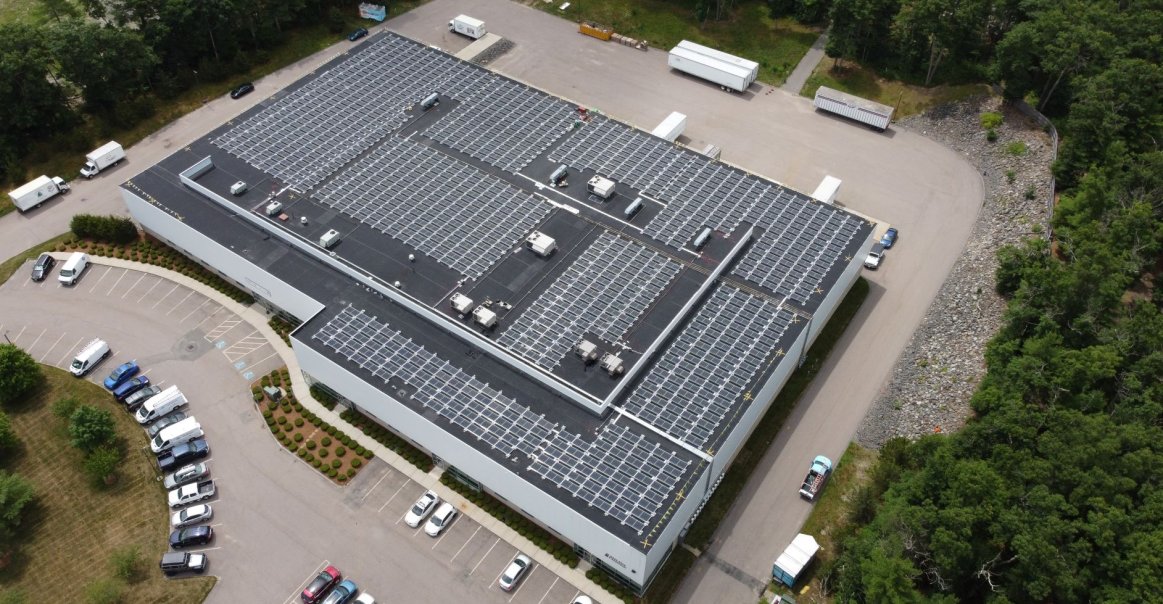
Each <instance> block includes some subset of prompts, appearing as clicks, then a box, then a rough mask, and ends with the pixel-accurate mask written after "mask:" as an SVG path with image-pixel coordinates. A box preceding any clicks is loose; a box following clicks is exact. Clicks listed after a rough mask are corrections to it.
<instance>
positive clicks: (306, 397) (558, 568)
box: [53, 252, 619, 602]
mask: <svg viewBox="0 0 1163 604" xmlns="http://www.w3.org/2000/svg"><path fill="white" fill-rule="evenodd" d="M70 254H71V252H54V253H53V257H55V258H56V259H57V260H58V261H62V262H63V261H65V260H66V259H68V257H69V255H70ZM91 261H92V263H93V264H103V265H105V266H111V267H117V268H124V269H129V270H134V271H140V272H143V273H149V274H151V275H156V276H158V277H161V278H163V279H167V280H169V281H171V282H173V283H176V284H177V285H179V286H181V287H185V288H187V289H190V290H193V291H196V292H198V293H199V294H202V295H204V296H206V297H207V298H210V299H211V300H213V301H214V302H217V303H218V304H221V305H222V306H224V307H226V308H227V309H228V310H230V311H231V312H233V313H235V314H237V315H238V316H239V317H241V318H242V319H243V320H245V321H246V322H247V323H249V324H250V325H251V327H253V328H254V329H256V330H258V331H259V333H260V334H262V337H264V338H266V339H267V341H268V342H269V343H270V345H271V347H272V348H274V350H275V352H276V353H277V354H278V355H279V357H280V358H281V359H282V360H283V362H284V363H286V365H287V369H288V371H289V372H290V374H291V389H292V391H293V392H294V395H295V400H297V401H299V402H300V403H301V404H302V405H303V407H304V408H305V409H309V410H310V411H311V412H312V413H314V414H315V415H318V416H319V418H320V419H322V420H323V421H326V422H327V423H329V424H331V425H333V426H335V427H337V428H339V429H340V430H342V431H343V432H344V434H347V435H348V436H350V437H351V438H352V440H354V441H356V442H358V443H359V444H360V446H362V447H364V448H365V449H368V450H369V451H372V452H373V453H375V455H376V457H379V458H380V459H382V460H384V461H385V462H387V463H388V464H389V465H391V466H392V468H394V469H395V470H397V471H399V472H400V473H402V474H404V475H406V476H407V477H408V478H410V479H411V480H413V481H415V482H416V483H417V484H419V485H421V486H423V487H424V488H426V489H431V490H432V491H434V492H435V493H436V494H438V495H440V497H441V498H442V499H444V500H445V501H448V502H451V503H452V504H453V505H455V506H456V508H457V509H458V510H460V512H461V513H462V514H464V515H466V516H468V517H469V518H472V519H473V520H474V521H475V522H477V523H478V524H480V525H481V526H483V527H484V528H485V529H486V530H489V531H491V532H492V533H493V534H494V535H496V536H498V537H500V538H501V539H503V540H505V541H506V542H508V543H509V544H511V545H512V546H513V547H515V548H517V549H519V550H521V552H522V553H524V554H525V555H527V556H529V557H530V558H533V560H534V561H535V562H536V563H537V564H539V565H541V566H544V567H545V568H546V569H548V570H549V571H551V572H553V573H554V574H556V575H557V576H559V577H561V578H562V579H563V580H565V581H567V582H569V583H570V584H571V585H573V586H574V587H576V588H577V589H578V590H580V591H581V592H582V593H584V594H586V595H589V596H590V597H591V598H594V600H595V601H596V602H617V601H619V600H618V598H617V597H616V596H614V595H613V594H611V593H610V592H608V591H606V590H604V589H602V588H601V587H599V586H598V585H597V584H596V583H594V582H593V581H590V580H589V579H588V578H587V577H586V574H585V569H586V568H588V566H589V565H588V564H586V563H585V562H584V561H583V562H582V564H581V565H579V566H578V568H570V567H569V566H566V565H565V564H562V563H561V562H558V561H557V559H556V558H554V557H553V556H552V555H550V554H549V552H546V551H545V550H543V549H541V548H540V547H538V546H537V545H536V544H534V543H533V542H532V541H530V540H528V539H526V538H525V537H522V536H521V535H520V534H519V533H518V532H517V531H515V530H513V529H512V528H509V526H508V525H506V524H505V523H503V522H501V521H500V520H498V519H496V518H495V517H493V515H492V514H489V513H488V512H486V511H485V510H483V509H481V508H479V507H477V506H476V505H475V504H473V503H472V502H470V501H468V500H467V499H465V498H464V497H463V496H461V495H460V494H459V493H457V492H455V491H453V490H451V489H449V488H448V487H446V486H444V485H443V484H441V483H440V472H439V471H433V472H429V473H425V472H421V471H420V469H419V468H417V467H416V466H414V465H412V464H411V463H408V461H406V460H405V459H404V458H403V457H400V456H399V455H397V454H396V453H395V452H394V451H392V450H391V449H389V448H387V447H385V446H384V445H382V444H380V443H379V442H378V441H376V440H375V439H373V438H371V437H370V436H368V435H366V434H364V433H363V432H362V431H360V430H359V428H356V427H355V426H353V425H351V424H349V423H347V422H346V421H344V420H342V419H340V417H339V413H337V412H335V411H331V410H329V409H327V408H326V407H324V406H323V405H322V404H320V403H319V401H316V400H315V399H314V398H312V397H311V393H310V386H309V385H308V384H307V381H306V380H305V379H304V378H303V372H302V370H301V369H300V368H299V364H298V361H297V360H296V359H295V353H294V351H292V350H291V347H290V346H287V344H286V343H285V342H283V339H282V338H281V337H279V334H277V333H275V331H274V330H273V329H271V326H270V325H269V324H268V323H267V320H268V319H269V318H270V317H269V315H267V313H266V311H265V310H264V309H262V308H261V307H259V306H257V305H251V306H243V305H242V304H239V303H238V302H235V301H234V300H232V299H230V298H229V297H228V296H226V295H225V294H223V293H221V292H219V291H218V290H216V289H213V288H211V287H209V286H207V285H204V284H202V283H199V282H198V281H196V280H194V279H192V278H190V277H187V276H185V275H182V274H180V273H176V272H174V271H171V270H168V269H164V268H161V267H159V266H154V265H152V264H143V263H140V262H133V261H130V260H122V259H119V258H106V257H102V256H93V257H92V260H91Z"/></svg>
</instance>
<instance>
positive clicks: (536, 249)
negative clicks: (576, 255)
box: [525, 231, 557, 258]
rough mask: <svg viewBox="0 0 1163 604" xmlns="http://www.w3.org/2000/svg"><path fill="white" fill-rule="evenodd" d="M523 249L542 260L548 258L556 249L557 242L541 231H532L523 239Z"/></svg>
mask: <svg viewBox="0 0 1163 604" xmlns="http://www.w3.org/2000/svg"><path fill="white" fill-rule="evenodd" d="M525 247H527V248H529V249H530V250H533V253H534V254H537V255H538V256H541V257H542V258H548V257H549V256H550V255H551V254H553V252H554V251H555V250H556V249H557V240H556V239H554V238H553V237H550V236H549V235H546V234H545V233H542V232H541V231H533V232H532V233H530V234H529V236H528V237H526V238H525Z"/></svg>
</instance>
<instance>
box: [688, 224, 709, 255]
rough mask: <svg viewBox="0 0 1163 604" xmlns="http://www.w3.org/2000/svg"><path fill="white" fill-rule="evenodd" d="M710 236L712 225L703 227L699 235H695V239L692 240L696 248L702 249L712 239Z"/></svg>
mask: <svg viewBox="0 0 1163 604" xmlns="http://www.w3.org/2000/svg"><path fill="white" fill-rule="evenodd" d="M710 238H711V227H703V230H701V231H699V234H698V236H696V237H695V240H694V241H693V242H692V245H693V246H694V248H695V249H696V250H701V249H703V246H704V245H706V244H707V241H708V240H710Z"/></svg>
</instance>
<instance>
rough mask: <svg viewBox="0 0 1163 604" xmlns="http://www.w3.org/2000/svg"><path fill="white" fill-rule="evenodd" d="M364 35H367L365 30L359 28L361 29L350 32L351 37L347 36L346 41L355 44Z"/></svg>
mask: <svg viewBox="0 0 1163 604" xmlns="http://www.w3.org/2000/svg"><path fill="white" fill-rule="evenodd" d="M366 35H367V30H366V29H364V28H362V27H361V28H359V29H357V30H355V31H353V32H351V35H349V36H347V39H348V40H351V41H352V42H355V41H356V40H358V39H360V38H362V37H364V36H366Z"/></svg>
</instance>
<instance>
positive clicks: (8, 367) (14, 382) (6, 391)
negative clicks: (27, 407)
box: [0, 344, 44, 405]
mask: <svg viewBox="0 0 1163 604" xmlns="http://www.w3.org/2000/svg"><path fill="white" fill-rule="evenodd" d="M43 382H44V374H43V373H41V371H40V365H37V363H36V360H34V359H33V358H32V357H31V356H30V355H29V354H28V353H27V352H24V350H22V349H21V348H20V347H18V346H15V345H13V344H0V405H11V404H12V403H15V402H16V401H18V400H20V399H22V398H24V397H25V396H27V395H28V394H29V393H30V392H32V391H33V390H35V389H36V387H37V386H39V385H40V384H42V383H43Z"/></svg>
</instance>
